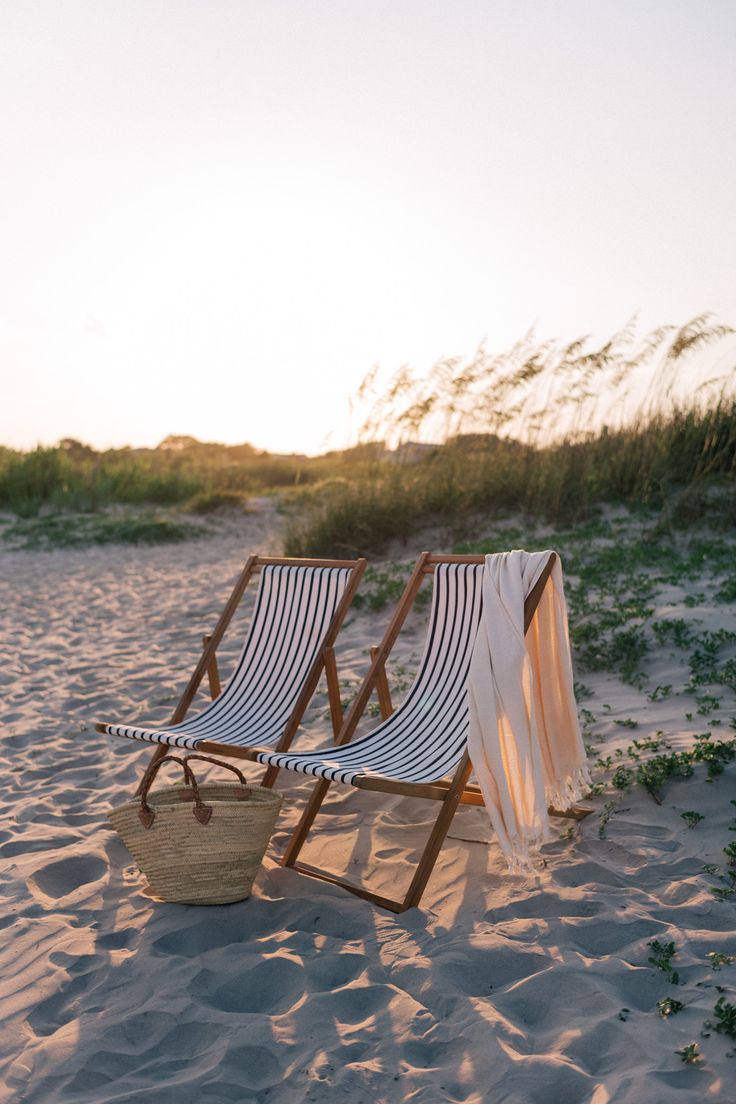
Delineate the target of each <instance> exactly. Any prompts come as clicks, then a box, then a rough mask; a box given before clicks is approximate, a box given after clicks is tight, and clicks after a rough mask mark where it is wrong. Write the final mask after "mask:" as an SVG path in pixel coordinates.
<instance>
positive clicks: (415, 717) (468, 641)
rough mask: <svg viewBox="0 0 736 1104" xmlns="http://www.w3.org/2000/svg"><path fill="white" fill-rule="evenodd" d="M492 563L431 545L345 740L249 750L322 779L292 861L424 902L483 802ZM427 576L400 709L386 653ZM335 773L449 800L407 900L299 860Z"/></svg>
mask: <svg viewBox="0 0 736 1104" xmlns="http://www.w3.org/2000/svg"><path fill="white" fill-rule="evenodd" d="M554 561H555V554H554V553H552V554H551V555H550V558H549V560H548V562H547V564H546V565H545V568H544V570H543V571H542V574H541V575H540V578H539V580H538V581H537V583H536V584H535V586H534V589H533V590H532V592H531V593H530V595H529V597H528V598H527V600H526V603H525V607H524V630H525V631H526V630H527V629H528V627H529V625H530V623H531V620H532V617H533V616H534V612H535V610H536V608H537V604H538V602H539V599H540V597H541V595H542V591H543V590H544V587H545V585H546V582H547V579H548V578H549V575H550V573H551V571H552V567H553V565H554ZM484 563H485V557H483V556H435V555H430V553H428V552H425V553H423V555H422V556H421V557H420V558H419V561H418V562H417V565H416V567H415V569H414V572H413V574H412V576H411V579H410V580H409V583H408V584H407V587H406V590H405V591H404V594H403V596H402V598H401V600H400V602H399V605H398V607H397V609H396V612H395V614H394V616H393V619H392V621H391V623H390V624H389V626H388V629H387V630H386V634H385V636H384V639H383V641H382V643H381V645H380V646H379V647H378V648H376V649H374V650H373V660H372V663H371V666H370V670H369V672H368V675H367V676H366V679H365V681H364V683H363V685H362V687H361V689H360V691H359V693H358V696H357V698H356V699H355V701H354V703H353V705H352V707H351V709H350V711H349V713H348V716H347V717H346V719H345V723H344V725H343V727H342V729H341V731H340V733H339V735H338V737H337V740H336V745H337V746H334V747H331V748H321V749H319V750H317V751H308V752H304V753H303V754H301V755H294V754H292V753H290V752H288V751H269V750H267V749H263V750H261V749H257V748H252V749H250V751H249V753H248V757H249V758H252V759H255V760H257V761H259V762H261V763H264V764H267V765H268V766H270V767H278V768H280V769H282V768H283V769H287V770H292V771H298V772H301V773H303V774H311V775H314V776H315V777H316V778H318V779H319V782H318V783H317V785H316V786H315V789H314V791H313V793H312V796H311V798H310V799H309V801H308V803H307V806H306V808H305V810H304V813H303V815H302V818H301V820H300V822H299V824H298V825H297V828H296V829H295V831H294V834H293V835H292V837H291V840H290V842H289V844H288V847H287V849H286V852H285V854H284V856H283V858H282V860H281V861H282V865H283V866H292V867H295V868H296V869H297V870H299V871H301V872H302V873H304V874H309V875H311V876H312V877H315V878H320V879H322V880H323V881H327V882H331V883H333V884H335V885H340V886H342V887H343V888H345V889H348V890H350V892H351V893H355V894H357V895H358V896H359V897H363V898H365V899H366V900H369V901H373V902H374V903H375V904H378V905H380V906H381V907H383V908H386V909H390V910H391V911H392V912H403V911H404V910H405V909H408V908H411V907H413V906H415V905H418V904H419V902H420V900H421V897H422V894H423V892H424V890H425V888H426V885H427V882H428V881H429V878H430V875H431V873H432V870H433V868H434V864H435V862H436V860H437V857H438V855H439V852H440V848H441V847H442V844H443V842H444V839H445V836H446V835H447V831H448V829H449V827H450V824H451V822H452V818H453V816H454V815H455V811H456V810H457V807H458V805H459V804H466V805H482V804H483V798H482V795H481V793H480V790H479V788H478V787H477V786H472V785H469V784H468V779H469V777H470V773H471V769H472V768H471V764H470V759H469V756H468V751H467V736H468V725H469V719H468V703H467V693H466V689H467V680H468V671H469V667H470V658H471V654H472V651H473V645H474V642H475V636H476V633H477V630H478V625H479V622H480V615H481V602H482V581H483V568H484ZM427 575H433V576H434V589H433V597H432V608H431V612H430V617H429V626H428V630H427V638H426V643H425V646H424V654H423V656H422V660H421V663H420V665H419V670H418V672H417V675H416V678H415V680H414V683H413V685H412V687H411V689H410V690H409V692H408V694H407V696H406V698H405V700H404V701H403V702H402V703H401V705H400V706H399V707H398V708H397V709H396V711H394V710H393V708H392V704H391V696H390V692H389V687H388V681H387V678H386V666H385V665H386V660H387V658H388V656H389V654H390V652H391V649H392V647H393V645H394V643H395V641H396V638H397V636H398V635H399V631H400V629H401V626H402V624H403V623H404V620H405V619H406V616H407V614H408V612H409V610H410V609H411V606H412V604H413V602H414V599H415V598H416V595H417V593H418V591H419V588H420V586H421V584H422V581H423V579H424V578H425V577H426V576H427ZM374 690H375V691H376V692H377V695H378V700H379V703H380V706H381V712H382V715H383V718H384V719H383V721H382V723H381V724H379V725H378V727H377V728H375V729H374V730H373V731H372V732H370V733H368V734H367V735H366V736H363V737H361V738H359V739H357V740H355V741H352V736H353V734H354V733H355V730H356V728H357V725H358V722H359V720H360V717H361V716H362V714H363V712H364V711H365V708H366V706H367V705H368V701H369V699H370V697H371V694H372V693H373V692H374ZM351 741H352V742H351ZM332 782H341V783H344V784H346V785H351V786H355V787H357V788H359V789H362V790H377V791H380V792H383V793H390V794H403V795H405V796H410V797H422V798H428V799H432V800H435V801H439V802H441V808H440V810H439V813H438V816H437V820H436V822H435V824H434V827H433V829H432V832H431V835H430V838H429V841H428V843H427V845H426V847H425V850H424V853H423V855H422V857H421V859H420V861H419V864H418V866H417V869H416V872H415V874H414V876H413V878H412V881H411V884H410V885H409V888H408V890H407V892H406V893H405V895H404V897H403V898H402V899H401V900H393V899H391V898H388V897H382V896H380V895H379V894H376V893H373V892H371V891H370V890H368V889H366V888H364V887H363V886H360V885H356V884H355V883H354V882H351V881H348V880H347V879H345V878H341V877H337V876H336V875H334V874H331V873H329V872H327V871H325V870H319V869H317V868H316V867H314V866H310V865H309V864H307V863H300V862H298V861H297V858H298V855H299V852H300V850H301V848H302V845H303V843H304V841H305V839H306V837H307V834H308V832H309V830H310V828H311V826H312V823H313V821H314V818H315V816H316V815H317V813H318V811H319V808H320V806H321V804H322V801H323V800H324V797H325V794H326V793H327V790H328V788H329V786H330V785H331V783H332ZM588 811H589V810H585V809H582V808H581V807H579V806H575V807H573V808H572V809H570V810H566V811H564V812H561V811H559V810H550V812H552V813H554V814H555V815H557V816H567V817H571V818H573V819H580V818H581V817H582V816H585V815H587V813H588Z"/></svg>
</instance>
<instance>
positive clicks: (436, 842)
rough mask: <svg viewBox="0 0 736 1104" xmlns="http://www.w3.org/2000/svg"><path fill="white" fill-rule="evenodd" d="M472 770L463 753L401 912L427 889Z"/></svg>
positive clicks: (416, 901)
mask: <svg viewBox="0 0 736 1104" xmlns="http://www.w3.org/2000/svg"><path fill="white" fill-rule="evenodd" d="M471 770H472V764H471V762H470V757H469V755H468V753H467V751H466V752H465V755H464V756H463V757H462V759H461V761H460V764H459V766H458V769H457V771H456V772H455V777H454V778H453V780H452V785H451V786H450V788H449V790H448V791H447V797H446V798H445V799H444V801H443V802H442V808H441V809H440V812H439V816H438V817H437V820H436V821H435V824H434V828H433V829H432V832H431V834H430V837H429V839H428V840H427V845H426V847H425V848H424V852H423V853H422V857H421V859H420V860H419V865H418V866H417V869H416V871H415V873H414V877H413V878H412V880H411V884H410V886H409V888H408V890H407V891H406V896H405V897H404V900H403V903H402V906H401V911H402V912H404V911H405V910H406V909H410V908H414V907H415V906H417V905H418V904H419V902H420V901H421V899H422V894H423V893H424V890H425V889H426V888H427V882H428V881H429V879H430V877H431V874H432V871H433V870H434V864H435V863H436V862H437V856H438V855H439V853H440V849H441V848H442V844H443V843H444V842H445V836H446V835H447V833H448V831H449V829H450V825H451V824H452V818H453V817H454V815H455V813H456V811H457V807H458V805H459V804H460V799H461V798H462V796H463V791H464V790H465V784H466V782H467V781H468V778H469V777H470V772H471Z"/></svg>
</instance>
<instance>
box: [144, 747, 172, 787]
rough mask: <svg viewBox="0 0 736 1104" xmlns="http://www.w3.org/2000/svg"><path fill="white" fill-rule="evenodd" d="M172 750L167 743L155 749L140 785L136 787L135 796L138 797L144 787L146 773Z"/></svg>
mask: <svg viewBox="0 0 736 1104" xmlns="http://www.w3.org/2000/svg"><path fill="white" fill-rule="evenodd" d="M171 750H172V749H171V748H170V747H169V746H168V745H167V744H159V745H158V747H157V748H156V750H155V751H154V753H153V755H152V756H151V758H150V760H149V762H148V766H147V767H146V769H145V770H144V772H143V774H142V775H141V780H140V782H139V783H138V786H137V787H136V791H135V796H136V797H139V796H140V793H141V790H142V789H143V783H144V782H145V780H146V775H147V774H148V772H149V771H150V770H151V768H152V767H153V766H154V764H155V763H158V761H159V759H163V757H164V755H168V754H169V752H170V751H171Z"/></svg>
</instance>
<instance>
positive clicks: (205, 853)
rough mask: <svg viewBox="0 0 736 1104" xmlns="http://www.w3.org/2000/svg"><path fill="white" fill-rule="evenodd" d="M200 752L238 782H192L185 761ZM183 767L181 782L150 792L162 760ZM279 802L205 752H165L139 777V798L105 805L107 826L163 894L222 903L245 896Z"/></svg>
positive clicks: (155, 889) (173, 898)
mask: <svg viewBox="0 0 736 1104" xmlns="http://www.w3.org/2000/svg"><path fill="white" fill-rule="evenodd" d="M192 759H203V760H204V761H205V762H207V763H215V764H217V765H218V766H220V767H224V768H226V769H227V770H230V771H234V772H235V774H237V776H238V779H239V781H238V782H214V783H206V784H204V785H201V786H200V785H198V784H197V780H196V778H195V777H194V774H193V772H192V768H191V767H190V765H189V764H190V762H191V760H192ZM170 762H175V763H179V764H180V765H181V766H182V767H183V768H184V785H179V786H165V787H162V788H161V789H160V790H157V791H156V793H155V794H152V795H151V796H150V797H149V790H150V788H151V784H152V782H153V780H154V778H155V777H156V774H157V773H158V770H159V768H160V767H161V766H162V765H163V764H164V763H170ZM280 808H281V794H279V793H275V792H274V791H273V790H267V789H264V788H263V786H251V785H248V784H247V783H246V780H245V778H244V777H243V775H242V774H241V772H240V771H239V770H238V769H237V767H233V766H232V765H231V764H230V763H223V762H221V761H220V760H218V759H210V758H209V757H208V756H204V755H188V756H187V757H186V758H185V759H179V758H178V757H176V756H174V755H166V756H164V757H163V758H162V759H159V760H157V761H156V762H154V763H152V764H151V766H150V767H149V769H148V770H147V771H146V773H145V775H144V777H143V785H142V787H141V794H140V798H139V799H137V800H136V801H131V802H129V803H128V804H127V805H122V806H121V807H120V808H118V809H111V810H110V812H109V813H108V816H109V818H110V821H111V823H112V826H113V828H114V829H115V831H116V832H117V833H118V835H119V836H120V838H121V839H122V841H123V843H124V844H125V846H126V847H127V848H128V850H129V851H130V853H131V854H132V856H133V858H134V859H135V861H136V862H137V864H138V866H139V867H140V869H141V871H142V872H143V873H144V874H145V876H146V877H147V878H148V881H149V884H150V886H151V889H152V890H153V892H154V893H155V894H156V896H157V897H160V898H161V899H162V900H163V901H173V902H177V903H179V904H190V905H224V904H229V903H230V902H231V901H242V900H244V899H245V898H246V897H249V896H250V891H251V886H252V885H253V880H254V878H255V876H256V874H257V873H258V868H259V867H260V865H261V861H262V859H263V855H264V853H265V851H266V848H267V846H268V841H269V839H270V838H271V833H272V832H273V828H274V825H275V823H276V818H277V816H278V814H279V809H280Z"/></svg>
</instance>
